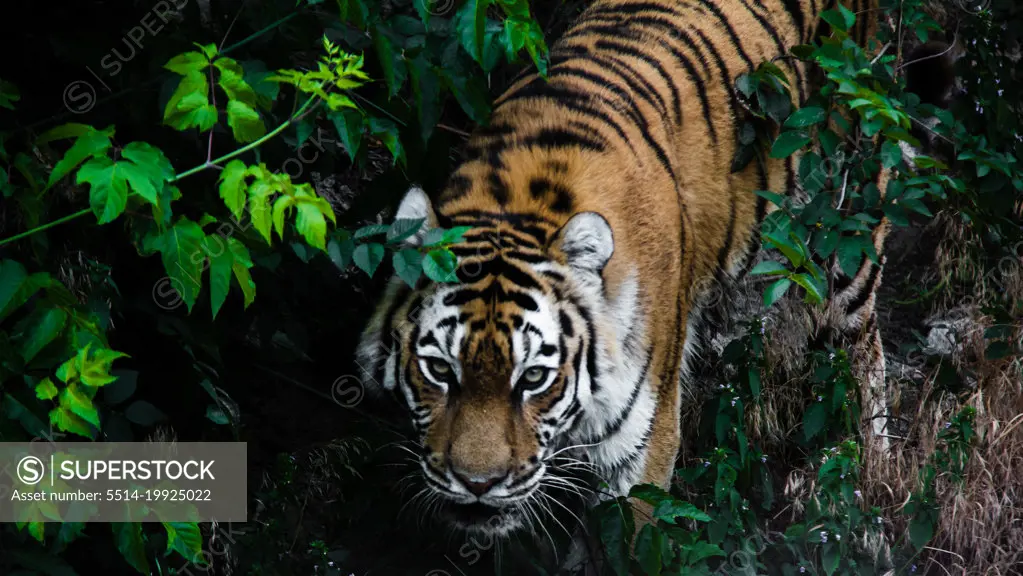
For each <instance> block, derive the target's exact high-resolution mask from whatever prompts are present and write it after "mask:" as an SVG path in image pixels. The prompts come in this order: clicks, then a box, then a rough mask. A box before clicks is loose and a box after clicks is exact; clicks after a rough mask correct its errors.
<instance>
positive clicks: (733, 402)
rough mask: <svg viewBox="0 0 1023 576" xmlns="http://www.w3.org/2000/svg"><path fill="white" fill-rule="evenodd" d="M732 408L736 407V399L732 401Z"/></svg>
mask: <svg viewBox="0 0 1023 576" xmlns="http://www.w3.org/2000/svg"><path fill="white" fill-rule="evenodd" d="M732 406H733V407H734V406H735V400H734V399H733V400H732Z"/></svg>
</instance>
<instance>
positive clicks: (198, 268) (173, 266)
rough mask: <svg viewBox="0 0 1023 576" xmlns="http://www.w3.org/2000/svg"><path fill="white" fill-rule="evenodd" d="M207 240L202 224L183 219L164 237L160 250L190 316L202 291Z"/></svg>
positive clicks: (172, 284) (161, 240)
mask: <svg viewBox="0 0 1023 576" xmlns="http://www.w3.org/2000/svg"><path fill="white" fill-rule="evenodd" d="M205 238H206V234H205V233H203V231H202V228H200V227H199V225H198V224H196V223H195V222H192V221H191V220H188V219H187V218H181V219H179V220H178V221H177V222H176V223H175V224H174V227H173V228H170V229H168V230H167V231H166V232H164V233H163V235H162V236H161V237H160V240H159V245H158V246H157V249H158V250H159V251H160V256H161V258H162V260H163V268H164V270H166V271H167V276H168V278H170V284H171V287H172V288H174V290H175V291H177V292H178V295H179V296H180V297H181V299H182V300H183V301H184V302H185V306H187V307H188V311H189V312H191V311H192V306H193V305H194V304H195V299H196V297H197V296H198V295H199V290H200V288H201V287H202V273H203V269H204V266H203V264H204V263H205V261H206V254H205V252H204V251H203V241H204V239H205Z"/></svg>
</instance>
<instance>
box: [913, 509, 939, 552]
mask: <svg viewBox="0 0 1023 576" xmlns="http://www.w3.org/2000/svg"><path fill="white" fill-rule="evenodd" d="M933 537H934V522H933V521H932V520H931V518H930V515H929V514H925V513H917V514H914V515H913V519H912V520H910V521H909V541H910V542H912V543H913V547H914V548H916V549H917V550H923V547H924V546H926V545H927V543H928V542H930V541H931V538H933Z"/></svg>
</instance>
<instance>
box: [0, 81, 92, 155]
mask: <svg viewBox="0 0 1023 576" xmlns="http://www.w3.org/2000/svg"><path fill="white" fill-rule="evenodd" d="M0 82H2V80H0ZM95 131H96V129H95V128H93V127H92V126H89V125H88V124H82V123H80V122H68V123H67V124H61V125H60V126H57V127H56V128H50V129H49V130H47V131H46V132H43V133H42V134H40V135H39V136H38V137H37V138H36V146H42V145H43V144H49V143H50V142H53V141H54V140H65V139H67V138H80V137H82V136H84V135H85V134H87V133H89V132H95Z"/></svg>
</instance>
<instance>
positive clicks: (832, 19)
mask: <svg viewBox="0 0 1023 576" xmlns="http://www.w3.org/2000/svg"><path fill="white" fill-rule="evenodd" d="M839 7H840V9H841V8H843V7H842V6H841V3H839ZM820 17H821V18H822V19H823V20H824V21H825V22H827V23H828V24H831V27H832V28H834V29H836V30H841V31H842V32H847V31H848V30H849V27H850V26H852V22H851V21H849V20H847V19H846V16H845V14H844V13H842V12H839V11H837V10H825V11H824V12H822V13H821V16H820Z"/></svg>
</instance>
